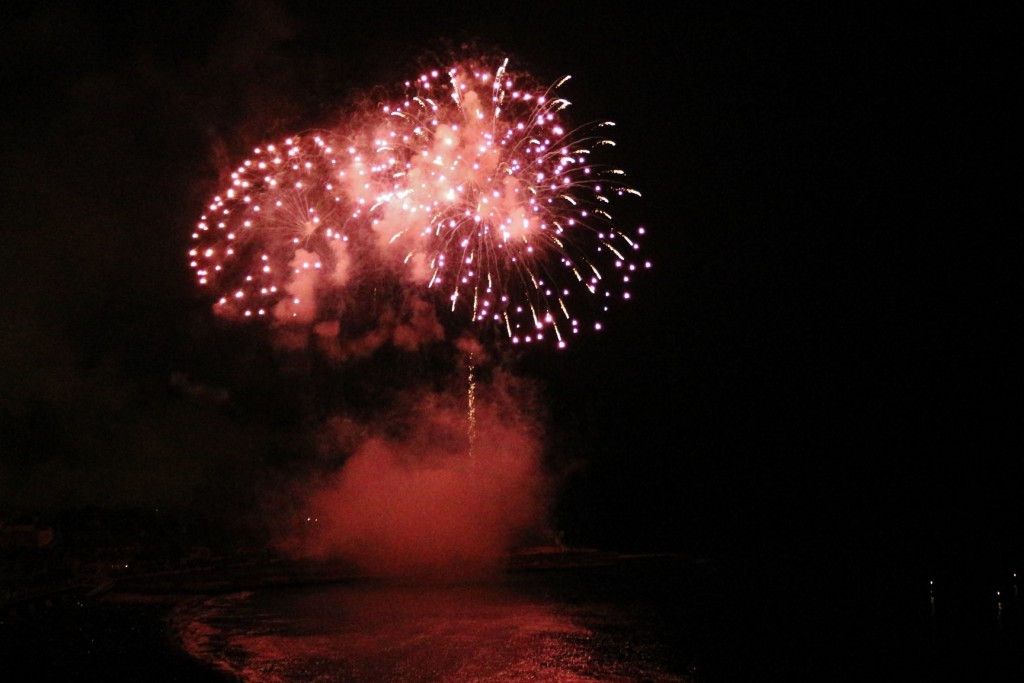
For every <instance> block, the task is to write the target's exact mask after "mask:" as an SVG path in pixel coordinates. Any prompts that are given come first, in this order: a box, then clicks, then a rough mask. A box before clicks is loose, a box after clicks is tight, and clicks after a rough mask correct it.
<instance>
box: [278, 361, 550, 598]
mask: <svg viewBox="0 0 1024 683" xmlns="http://www.w3.org/2000/svg"><path fill="white" fill-rule="evenodd" d="M532 403H533V400H532V398H531V395H530V392H529V391H527V387H526V386H525V385H524V384H523V383H522V381H521V380H516V379H513V378H511V377H509V376H507V375H505V374H503V373H495V376H494V379H493V380H492V381H491V382H490V383H489V384H487V385H486V386H477V387H476V397H475V409H474V410H473V411H472V415H470V414H469V413H468V412H467V404H466V396H465V394H463V395H462V396H459V394H458V393H457V392H449V393H432V392H423V393H419V394H418V395H416V396H415V397H413V398H411V399H410V402H409V405H408V406H406V408H405V409H404V410H403V411H402V414H401V415H400V416H398V417H395V418H392V419H389V420H384V421H381V422H380V423H378V424H375V425H355V424H353V423H352V422H351V421H345V420H339V421H337V422H335V423H334V428H333V429H334V431H333V433H331V434H330V438H331V439H332V440H333V441H334V442H335V444H336V446H337V447H339V448H349V449H351V454H350V455H349V457H348V459H347V460H345V462H344V464H343V465H342V466H341V467H340V468H337V469H334V470H332V471H330V472H327V473H326V474H324V475H321V476H319V477H317V478H316V479H315V480H314V481H311V482H308V483H307V484H306V485H305V486H306V487H307V488H306V490H305V491H302V492H299V495H300V496H302V497H303V498H304V499H306V500H308V505H307V506H306V507H305V510H304V515H303V518H302V519H301V521H300V523H299V524H298V525H297V526H296V527H292V528H290V529H289V530H288V532H287V533H286V534H285V535H283V536H282V537H281V538H280V539H278V545H279V547H280V548H281V549H282V550H284V551H285V552H287V553H288V554H290V555H291V556H293V557H301V558H321V559H329V558H344V559H347V560H350V561H353V562H355V563H356V564H357V565H358V566H359V567H360V568H361V569H362V570H364V571H365V572H368V573H370V574H372V575H376V576H405V577H409V576H418V577H425V578H431V579H445V578H463V577H466V576H470V575H478V574H481V573H485V572H488V571H491V570H494V569H497V568H499V567H500V566H501V563H502V561H503V559H504V558H505V557H506V556H507V553H508V552H509V551H510V550H512V549H514V548H515V547H517V546H519V545H522V544H527V543H530V542H536V540H537V539H538V538H543V537H544V536H545V534H546V526H547V514H548V509H549V503H550V499H551V495H552V479H551V478H550V476H549V475H548V474H547V473H546V472H545V468H544V466H543V459H542V453H543V429H542V427H541V425H540V423H539V421H538V419H537V417H536V416H535V414H534V410H533V408H532V407H531V405H532ZM471 430H472V432H471Z"/></svg>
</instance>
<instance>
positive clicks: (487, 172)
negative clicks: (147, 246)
mask: <svg viewBox="0 0 1024 683" xmlns="http://www.w3.org/2000/svg"><path fill="white" fill-rule="evenodd" d="M567 80H568V77H565V78H563V79H561V80H560V81H558V82H557V83H554V84H553V85H549V86H543V87H541V86H538V85H537V84H536V82H535V81H534V80H533V79H532V78H531V77H530V76H529V75H528V74H520V73H513V72H512V71H510V70H509V69H508V60H507V59H500V60H493V61H488V60H485V59H469V60H465V61H460V62H457V63H455V64H454V65H452V66H449V67H448V68H444V69H436V70H429V71H427V72H425V73H423V74H421V75H420V76H419V77H418V78H416V79H415V80H413V81H408V82H406V83H405V85H404V96H402V97H398V98H395V99H394V100H393V101H386V102H380V103H378V104H377V105H376V108H375V110H374V112H373V113H370V114H367V115H364V116H361V117H358V119H357V118H355V117H353V119H352V120H351V121H350V122H349V123H348V124H343V125H342V126H340V127H339V128H338V129H337V130H336V131H334V132H332V133H316V134H308V135H296V136H292V137H290V138H288V139H286V140H285V141H283V142H282V143H281V144H276V145H267V146H265V147H262V148H258V149H256V150H254V152H253V155H252V156H251V157H250V158H249V159H247V160H246V161H245V162H244V163H243V164H242V165H240V166H239V167H238V169H237V170H236V171H235V172H234V173H233V174H232V176H231V182H230V185H229V187H227V188H225V189H224V190H223V191H222V192H221V193H220V194H218V195H217V196H215V197H214V198H213V200H212V201H211V202H210V204H209V206H208V209H207V211H206V213H205V214H204V215H203V216H202V218H201V219H200V221H199V222H198V225H197V228H196V231H195V232H194V234H193V242H194V244H193V247H192V249H191V251H190V262H191V266H192V268H193V269H194V270H195V273H196V277H197V280H198V282H199V284H200V285H202V286H204V287H208V288H210V289H211V290H213V291H214V292H215V293H216V295H217V302H216V304H215V310H216V311H217V312H218V313H220V314H222V315H225V316H228V317H252V316H255V317H260V316H268V315H269V316H270V317H272V319H274V320H276V321H279V322H288V321H291V322H297V323H309V322H314V321H317V320H321V319H324V318H325V317H327V318H329V317H331V316H332V315H333V316H334V317H335V318H337V316H338V315H339V314H340V311H330V310H326V311H325V310H318V309H317V306H316V301H317V293H318V292H320V291H323V290H324V289H325V288H328V289H331V290H333V291H337V290H340V289H342V288H343V287H345V286H346V284H348V282H347V281H348V280H349V279H351V278H352V274H353V273H355V272H358V271H359V268H358V267H355V268H353V267H350V266H351V265H352V263H351V261H352V260H353V258H356V257H355V256H354V255H356V254H358V259H362V260H372V261H374V263H387V264H389V268H394V269H395V271H394V272H396V273H398V274H399V275H400V277H401V278H402V279H404V280H405V281H406V282H407V283H408V284H409V285H410V287H411V288H413V289H419V290H420V291H423V292H426V293H428V294H431V295H432V296H433V297H435V299H436V300H437V301H438V302H439V303H440V306H439V307H438V308H439V309H440V310H447V311H448V312H449V313H450V318H451V319H452V320H453V321H455V322H456V323H458V321H462V323H463V324H468V325H470V326H471V327H472V328H473V329H475V330H477V331H478V332H480V333H482V332H483V330H491V331H497V332H498V333H499V335H500V336H505V337H507V338H508V339H509V340H510V341H511V342H512V343H516V344H518V343H530V342H539V341H553V342H554V343H555V344H557V345H558V346H564V345H565V344H566V341H567V339H568V337H570V336H571V335H573V334H576V333H578V332H580V331H581V330H583V329H586V328H588V327H593V328H600V318H601V316H602V315H603V314H604V313H605V312H606V311H607V310H608V308H609V306H610V305H611V304H612V303H613V302H615V301H617V300H622V299H628V298H629V296H630V294H629V285H630V280H631V278H632V276H633V274H634V273H635V272H636V271H637V270H638V269H639V268H643V267H649V265H650V264H649V263H642V262H640V261H639V260H638V259H637V252H638V250H639V242H638V240H639V239H640V236H642V234H643V229H642V228H638V229H636V230H635V231H632V232H630V233H627V232H626V231H624V230H622V229H620V228H619V227H618V226H617V225H616V223H615V222H614V220H613V218H612V214H611V207H612V205H613V203H614V202H615V201H616V200H618V199H619V198H621V197H624V196H627V195H637V196H638V195H639V193H638V192H637V191H636V190H634V189H633V188H631V187H630V186H628V185H627V184H626V182H625V178H624V177H625V174H624V173H623V172H622V171H621V170H620V169H617V168H615V167H614V166H609V165H606V164H605V163H604V162H603V161H601V160H600V157H601V155H602V154H603V153H604V152H605V148H608V147H612V146H614V142H613V141H612V140H611V139H610V138H609V137H608V136H607V133H608V131H609V130H610V128H611V126H612V125H613V124H612V123H611V122H607V121H606V122H598V123H595V124H591V125H587V126H583V127H580V128H572V127H570V126H569V124H568V123H567V121H566V120H565V118H564V117H565V110H566V109H567V108H568V107H569V106H570V103H569V101H568V100H566V99H565V98H563V97H561V96H559V95H558V89H559V87H561V86H562V84H563V83H565V82H566V81H567ZM342 139H344V140H345V142H344V144H340V143H339V141H340V140H342ZM356 243H357V244H359V245H360V247H359V250H358V251H353V245H354V244H356ZM366 245H370V246H369V247H366ZM352 284H354V285H357V284H358V283H352ZM352 291H358V288H357V287H353V288H352Z"/></svg>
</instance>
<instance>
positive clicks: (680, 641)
mask: <svg viewBox="0 0 1024 683" xmlns="http://www.w3.org/2000/svg"><path fill="white" fill-rule="evenodd" d="M562 559H563V560H565V561H561V560H560V559H559V558H553V557H542V558H536V559H535V560H534V561H531V562H530V563H527V564H525V565H522V566H519V567H516V568H515V570H516V571H534V572H546V573H549V574H550V575H551V577H552V578H553V580H554V581H555V582H556V583H558V584H559V585H561V586H563V587H564V588H565V589H566V590H568V591H569V593H572V592H573V591H583V590H585V591H586V592H587V594H588V595H592V594H594V593H598V594H607V595H608V596H612V595H614V596H615V599H617V600H619V599H622V600H625V601H626V602H627V603H628V602H629V601H631V600H635V601H637V604H641V603H642V604H656V605H658V604H660V605H661V607H660V614H661V615H662V616H665V617H666V619H664V621H665V622H666V631H665V638H666V643H667V645H668V646H669V647H670V649H671V652H670V654H669V659H670V660H671V661H672V662H674V670H676V671H678V672H679V673H680V674H682V675H683V677H684V678H685V679H686V680H689V681H693V683H745V682H747V681H758V682H764V681H815V682H822V683H835V682H839V681H871V682H875V681H889V680H892V681H971V682H977V683H987V682H991V683H996V682H1003V681H1006V682H1010V681H1013V682H1014V683H1019V682H1020V681H1024V624H1022V620H1021V613H1022V609H1021V596H1020V595H1019V590H1018V587H1017V584H1016V577H1015V576H1013V574H1012V572H1011V573H1009V574H1006V575H1005V576H998V575H994V574H988V573H979V572H973V571H972V568H970V567H958V568H954V567H950V568H946V569H943V570H937V571H933V572H925V571H923V570H921V568H919V567H913V566H908V565H907V564H906V563H893V564H887V563H884V562H880V563H858V562H857V561H856V560H855V559H853V558H848V559H850V561H848V562H837V560H841V559H842V558H837V557H836V556H834V555H833V556H830V557H828V558H827V559H823V558H806V557H805V558H801V557H799V556H772V557H767V556H760V557H759V556H744V557H723V558H718V559H715V560H713V561H707V560H693V561H690V560H682V559H680V560H679V561H678V562H677V563H676V564H674V565H673V566H674V567H678V572H675V570H673V571H674V572H675V573H674V576H673V577H670V578H669V579H668V580H666V579H665V577H664V576H662V575H661V574H658V577H659V578H658V579H657V581H653V580H652V581H647V580H646V579H645V578H644V577H645V576H654V575H653V574H649V573H646V570H644V569H643V567H644V566H645V565H642V564H637V565H631V566H634V567H636V568H639V569H630V571H628V572H622V571H618V570H614V567H616V566H619V567H621V566H623V563H630V562H635V561H636V560H632V559H629V558H627V557H623V556H616V555H613V554H605V555H600V556H589V557H571V558H562ZM623 576H629V577H632V578H630V579H629V583H628V585H615V582H616V581H620V580H621V577H623ZM333 578H341V577H340V576H339V577H332V576H331V575H330V573H316V572H313V573H310V572H308V571H300V572H291V573H290V572H289V571H287V570H282V569H281V568H275V569H273V570H271V571H262V573H261V571H260V570H257V571H254V570H253V569H252V568H250V569H248V570H247V571H246V573H245V574H243V575H239V574H237V573H236V574H232V572H223V573H219V574H216V575H207V576H202V575H198V576H190V577H183V576H179V577H175V576H174V575H170V576H162V577H157V578H153V577H150V578H149V579H145V578H139V579H135V580H125V581H122V582H117V583H115V584H114V585H112V586H110V587H108V588H107V589H106V590H104V591H101V592H98V593H96V594H94V595H92V596H89V595H85V594H78V595H74V594H68V595H66V596H64V597H62V598H61V599H58V600H53V601H49V603H40V604H38V605H35V606H33V607H32V608H31V609H27V608H26V609H20V610H9V611H7V612H6V613H4V614H3V616H2V622H0V654H2V659H3V671H4V674H3V676H2V679H3V680H4V681H5V682H7V683H19V682H20V681H26V682H28V681H33V682H35V681H105V682H106V683H118V682H120V681H133V682H135V681H149V682H154V683H161V682H171V681H188V682H197V683H202V682H204V681H209V682H211V683H212V682H215V681H219V682H221V683H224V681H226V680H227V679H226V677H225V674H223V673H220V672H217V671H214V670H212V669H211V668H208V667H206V666H204V665H203V664H201V663H199V662H197V661H195V660H193V659H191V658H189V657H188V656H187V655H185V654H184V653H183V652H182V651H181V649H180V647H179V645H180V643H179V642H178V641H177V637H176V635H175V634H174V633H173V632H172V631H171V630H170V628H169V624H168V622H167V617H168V616H169V615H170V613H171V610H172V609H174V608H175V606H177V605H180V604H181V602H182V601H184V600H196V599H201V598H202V597H203V596H204V595H214V594H218V593H228V592H232V591H234V590H251V589H257V590H258V589H261V588H265V589H273V588H274V587H275V586H278V585H280V586H291V585H294V584H295V583H301V582H306V583H311V582H317V581H320V582H329V581H331V580H333ZM666 615H667V616H666ZM669 621H670V622H671V623H668V622H669ZM615 683H626V682H625V681H621V680H616V681H615Z"/></svg>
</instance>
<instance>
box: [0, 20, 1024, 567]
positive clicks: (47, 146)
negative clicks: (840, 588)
mask: <svg viewBox="0 0 1024 683" xmlns="http://www.w3.org/2000/svg"><path fill="white" fill-rule="evenodd" d="M406 5H408V6H406ZM595 5H596V3H575V2H568V3H566V2H563V3H552V2H548V3H529V2H528V3H505V4H501V5H494V6H493V7H491V6H486V7H485V6H484V5H479V6H475V7H474V6H470V5H467V6H459V7H456V8H454V9H451V10H445V11H442V10H433V11H430V10H426V9H420V8H419V7H418V6H417V5H415V4H412V3H372V4H367V8H365V9H355V8H353V7H352V6H351V5H350V4H347V3H316V2H300V3H287V2H281V3H273V2H269V1H268V2H252V3H247V2H236V3H229V2H202V3H200V2H195V3H165V4H164V5H162V6H160V7H149V6H146V5H145V4H138V3H89V2H83V1H81V0H79V1H77V2H50V3H46V4H44V5H39V4H35V3H17V4H16V5H15V6H12V7H9V8H8V9H5V13H6V18H5V19H4V22H3V26H4V28H3V36H2V40H0V44H2V47H0V51H2V52H0V54H2V78H3V91H4V92H5V99H6V101H7V103H6V104H5V107H4V110H3V117H4V119H5V120H4V122H3V125H2V126H0V138H2V144H0V149H2V153H3V159H2V168H3V169H4V171H5V172H4V179H3V182H2V192H3V194H2V197H3V200H2V204H0V211H2V220H0V240H2V248H0V259H2V262H0V278H2V279H0V286H2V290H3V295H2V297H0V320H2V321H3V325H2V326H0V354H2V357H0V391H2V393H0V439H2V442H0V496H3V499H0V507H2V508H15V509H33V508H52V507H54V506H62V505H75V504H82V503H89V502H96V503H129V504H139V505H171V506H173V505H177V504H181V505H196V504H200V505H201V504H203V503H204V502H206V503H208V504H210V505H213V504H214V502H216V503H218V504H220V503H224V502H228V501H244V500H245V499H246V496H247V495H249V493H248V492H249V488H247V487H248V486H249V485H255V482H258V481H259V480H261V478H263V477H265V476H266V475H265V472H267V471H272V470H275V469H280V468H281V467H284V466H294V463H295V462H296V461H301V460H302V458H303V457H306V455H307V454H308V452H309V449H314V448H315V444H314V443H313V442H314V441H315V440H314V439H312V438H305V439H303V438H300V437H301V435H302V434H304V433H305V434H306V435H307V437H308V434H309V432H310V431H311V429H310V425H309V424H308V421H309V419H310V417H309V415H308V410H306V408H308V405H305V407H304V404H303V401H307V402H308V401H309V400H310V399H309V396H308V394H304V393H303V391H302V390H301V389H297V388H296V386H295V385H294V384H289V383H288V382H286V381H284V380H283V379H281V378H280V376H279V374H280V370H281V369H280V368H279V367H276V366H274V364H273V362H272V361H271V360H268V358H267V356H266V354H265V349H264V347H263V346H262V345H261V340H260V339H258V338H254V335H252V334H251V333H249V332H247V331H244V330H240V329H237V328H235V327H232V326H227V325H224V324H220V323H217V322H216V321H213V320H212V318H211V316H210V315H209V312H208V309H207V306H206V303H205V302H204V301H201V300H200V299H198V297H197V296H196V292H195V289H194V287H193V282H192V275H191V273H190V271H189V270H188V267H187V264H186V261H185V251H186V248H187V245H188V235H189V233H190V230H191V228H192V225H193V224H194V222H195V220H196V218H197V216H198V214H199V213H200V212H201V211H202V209H203V205H204V203H205V201H206V199H207V198H208V196H209V195H210V193H211V192H212V191H214V190H215V189H217V179H218V174H219V173H220V172H222V170H223V169H224V168H225V167H227V166H229V165H232V164H233V163H234V162H235V161H236V160H237V159H238V158H239V157H240V156H241V155H243V154H245V153H246V152H247V151H248V150H249V148H250V147H252V146H253V145H255V144H259V143H261V142H263V141H265V139H267V138H276V137H278V136H280V135H281V134H283V133H288V132H292V131H293V130H297V129H303V128H306V127H308V126H311V125H320V124H329V123H331V122H332V118H333V117H335V116H336V112H338V111H339V109H340V108H342V107H345V106H347V105H348V104H350V103H351V99H352V97H353V96H354V95H355V94H356V93H359V92H365V91H366V90H368V89H369V88H370V87H372V86H374V85H381V84H391V83H393V82H398V81H400V80H403V79H404V78H406V77H407V76H409V75H411V74H410V73H408V67H409V65H410V64H411V63H413V60H415V59H416V58H417V57H418V56H420V55H422V54H424V53H425V52H426V51H428V50H430V49H433V48H436V47H438V46H439V45H440V42H439V41H441V40H445V39H446V40H449V41H453V42H455V43H458V42H461V41H466V40H478V41H480V42H481V43H483V44H486V45H492V46H494V47H496V48H498V49H500V50H503V51H506V53H507V54H510V55H511V56H512V57H513V58H514V59H519V60H521V61H522V64H521V65H523V66H525V67H526V68H528V69H530V70H532V71H534V72H535V73H537V74H538V75H540V76H543V77H545V78H548V79H550V80H552V81H553V80H555V79H557V78H558V77H560V76H562V75H564V74H571V75H572V76H573V81H572V85H571V88H570V92H569V94H568V97H569V99H571V100H572V101H573V110H574V113H575V115H578V116H580V117H583V118H594V119H598V118H600V119H604V118H607V119H611V120H613V121H615V122H616V124H617V127H616V129H615V136H614V137H615V139H616V141H617V143H618V146H617V148H616V154H617V155H618V157H617V158H618V160H619V162H620V164H621V166H622V167H623V168H624V169H626V170H627V172H628V174H629V177H630V179H631V182H632V184H633V185H634V186H635V187H637V188H638V189H639V190H640V191H641V192H642V193H643V200H642V201H641V202H638V203H635V204H634V205H633V206H632V208H631V211H632V212H633V213H634V214H635V219H636V220H637V221H639V222H642V223H643V224H644V225H646V226H647V228H648V230H649V239H648V240H647V241H646V242H645V243H644V245H643V249H644V251H645V254H646V255H647V256H648V257H649V258H651V259H652V260H653V262H654V264H655V267H654V269H653V270H652V271H651V273H650V274H649V277H647V278H644V279H643V280H642V281H640V282H637V284H636V286H635V288H634V299H633V301H632V302H631V304H630V305H629V306H628V307H627V308H624V309H620V310H619V311H616V312H615V314H614V315H612V316H610V317H609V319H608V320H607V325H606V328H607V329H606V330H605V331H604V332H603V333H602V334H600V335H591V336H588V337H587V338H584V339H581V340H579V341H578V342H577V343H575V344H574V345H573V346H571V347H570V348H569V349H568V350H566V351H562V352H554V351H536V352H531V353H528V354H525V355H524V356H522V357H520V358H518V359H517V361H516V371H517V372H520V373H523V374H524V375H526V376H529V377H531V378H533V379H535V380H536V381H537V382H539V383H540V384H541V385H542V386H543V391H544V392H545V393H544V396H545V405H546V406H547V408H546V409H547V410H548V411H549V415H548V419H549V421H550V431H551V441H552V443H553V444H554V448H555V450H558V449H561V450H560V453H562V455H563V456H564V457H568V456H565V454H566V453H570V454H572V457H573V458H576V459H578V460H579V461H580V462H583V463H585V466H584V467H583V468H582V469H581V470H580V471H579V472H578V473H577V475H576V476H575V477H574V478H573V479H572V480H571V483H570V485H569V486H568V488H567V489H566V490H565V492H564V494H563V495H562V496H561V497H560V502H559V508H558V515H559V520H560V522H559V523H560V524H563V525H564V526H565V527H566V528H567V529H568V530H569V533H570V535H571V536H572V537H573V538H574V539H575V540H579V541H580V542H592V543H603V544H609V545H617V546H620V547H626V546H635V547H658V548H666V547H671V548H677V549H687V548H691V547H699V546H700V545H701V544H705V543H712V544H713V543H716V542H719V541H722V540H723V539H725V540H733V539H740V540H743V541H746V542H751V543H762V542H763V543H777V542H795V543H802V542H804V541H806V542H808V543H810V542H820V541H830V539H857V540H858V542H868V541H870V542H877V543H880V544H888V545H887V546H886V547H896V546H899V545H900V543H901V541H902V539H905V538H912V539H916V540H923V541H924V545H923V547H925V548H951V547H952V548H968V549H975V550H979V551H980V552H987V553H1011V554H1012V553H1018V554H1019V553H1020V550H1021V549H1020V547H1019V542H1018V541H1015V540H1013V536H1014V535H1015V532H1016V531H1017V530H1019V528H1020V524H1021V522H1022V521H1024V515H1022V511H1021V506H1020V503H1019V500H1020V496H1021V493H1022V490H1021V484H1022V483H1024V478H1022V474H1024V469H1022V467H1021V465H1020V463H1019V460H1020V453H1019V451H1020V424H1021V415H1020V410H1021V405H1022V400H1021V399H1022V398H1024V397H1022V395H1021V394H1022V392H1021V374H1020V371H1021V363H1020V352H1019V348H1020V341H1021V340H1020V338H1019V337H1020V335H1019V333H1018V332H1017V331H1016V327H1017V325H1016V323H1017V318H1018V315H1019V310H1020V309H1019V303H1020V298H1019V291H1020V287H1019V282H1018V278H1017V276H1018V273H1017V272H1016V271H1015V270H1014V269H1012V266H1015V265H1018V264H1017V260H1018V259H1017V256H1018V254H1019V251H1015V250H1014V249H1012V248H1011V247H1013V246H1014V245H1012V244H1011V243H1010V242H1009V241H1008V240H1006V237H1007V236H1008V235H1009V232H1008V231H1009V230H1010V229H1011V228H1012V229H1014V230H1019V228H1020V226H1021V218H1022V216H1021V211H1020V207H1019V200H1018V201H1017V202H1015V204H1014V205H1011V201H1010V198H1011V197H1014V198H1015V199H1016V198H1017V193H1016V192H1012V190H1016V189H1017V188H1016V184H1015V185H1014V186H1013V187H1012V188H1011V178H1013V175H1012V174H1011V173H1009V172H1005V173H1004V172H1003V170H1002V169H1003V168H1004V167H1005V166H1007V165H1009V163H1010V162H1011V161H1016V162H1019V155H1017V154H1016V150H1014V149H1013V145H1012V143H1015V142H1016V137H1017V136H1016V135H1009V133H1010V132H1011V131H1012V132H1014V133H1015V132H1016V121H1015V120H1014V117H1013V112H1012V110H1011V108H1010V106H1009V104H1008V103H1007V101H1006V100H1004V99H1003V95H1004V93H1005V94H1006V95H1009V94H1010V93H1011V92H1012V90H1013V88H1014V87H1015V85H1016V83H1018V82H1019V76H1020V73H1019V68H1017V67H1012V62H1010V63H1008V62H1007V61H1006V59H1005V56H1006V54H1005V53H1004V54H1000V50H999V49H998V46H999V45H1001V44H1002V41H1003V40H1005V39H1006V38H1008V37H1009V33H1010V28H1009V24H1008V23H1003V22H1000V21H998V17H988V18H987V20H986V21H985V22H984V23H982V22H981V21H980V20H979V21H977V22H975V21H973V20H971V19H964V20H958V21H953V20H952V18H949V19H948V20H941V21H940V20H939V19H937V18H934V17H933V18H925V17H895V16H888V17H887V16H875V17H852V16H850V17H846V16H819V15H811V14H810V13H805V12H797V11H790V10H787V9H779V10H777V11H776V12H774V13H773V12H768V11H763V12H762V13H761V14H760V15H758V16H750V15H742V16H739V15H737V16H729V15H727V14H724V13H718V12H713V11H706V10H704V9H703V8H698V7H697V6H693V8H690V7H689V6H688V5H686V4H685V3H684V4H682V5H681V7H682V9H678V10H674V11H673V13H671V14H665V13H663V11H661V10H657V11H656V10H654V9H652V8H650V7H648V6H647V5H646V4H641V3H635V4H633V5H630V4H628V3H626V4H623V3H616V4H610V5H609V7H608V8H603V7H596V6H595ZM343 6H344V9H342V7H343ZM325 7H326V9H325ZM369 8H373V9H369ZM1011 67H1012V68H1011ZM1005 71H1013V72H1014V73H1008V74H1006V76H1005V77H1004V76H1003V75H1002V74H1003V73H1005ZM1014 77H1016V78H1014ZM630 218H631V219H633V218H634V216H633V215H631V216H630ZM1018 270H1019V269H1018ZM225 392H226V393H225ZM224 395H227V396H230V398H229V399H228V400H226V401H223V400H221V397H223V396H224ZM297 435H298V436H297ZM197 501H198V503H197ZM1014 543H1017V546H1016V547H1014ZM944 552H945V551H944Z"/></svg>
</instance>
